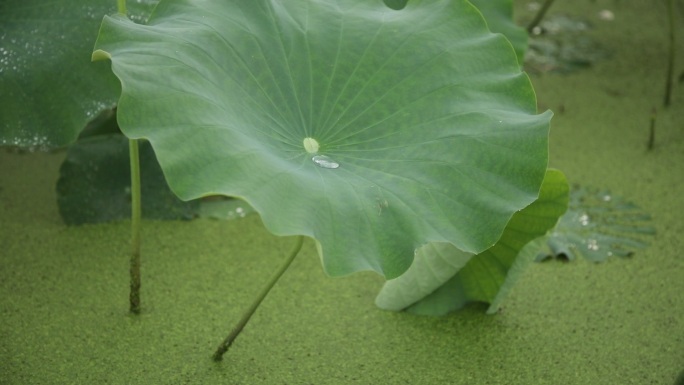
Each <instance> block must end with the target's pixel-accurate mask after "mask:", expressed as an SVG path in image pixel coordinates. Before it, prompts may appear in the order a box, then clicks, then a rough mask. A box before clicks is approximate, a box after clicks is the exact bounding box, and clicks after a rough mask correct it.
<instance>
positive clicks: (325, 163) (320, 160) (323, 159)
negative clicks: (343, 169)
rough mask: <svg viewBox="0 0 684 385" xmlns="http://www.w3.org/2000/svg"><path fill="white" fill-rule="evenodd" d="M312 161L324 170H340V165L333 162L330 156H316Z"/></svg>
mask: <svg viewBox="0 0 684 385" xmlns="http://www.w3.org/2000/svg"><path fill="white" fill-rule="evenodd" d="M311 160H312V161H313V162H314V163H316V165H317V166H320V167H323V168H331V169H332V168H338V167H340V164H339V163H337V162H335V161H334V160H332V159H331V158H330V157H329V156H325V155H315V156H314V157H312V158H311Z"/></svg>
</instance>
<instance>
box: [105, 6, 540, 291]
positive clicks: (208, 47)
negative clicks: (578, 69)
mask: <svg viewBox="0 0 684 385" xmlns="http://www.w3.org/2000/svg"><path fill="white" fill-rule="evenodd" d="M95 48H96V51H95V52H94V54H93V57H94V58H95V59H103V58H107V59H111V63H112V70H113V71H114V73H115V74H116V75H117V77H118V78H119V79H120V81H121V84H122V95H121V98H120V100H119V104H118V121H119V124H120V127H121V130H122V131H123V132H124V134H126V135H127V136H128V137H130V138H145V139H147V140H149V141H150V142H151V144H152V146H153V148H154V151H155V153H156V154H157V157H158V159H159V162H160V164H161V166H162V169H163V171H164V174H165V176H166V178H167V180H168V182H169V185H170V187H171V188H172V190H173V191H174V192H175V193H176V194H177V195H178V196H179V197H181V198H182V199H185V200H188V199H194V198H198V197H202V196H206V195H216V194H220V195H226V196H232V197H237V198H240V199H243V200H244V201H246V202H247V203H249V204H250V205H251V206H252V207H254V209H255V210H256V211H257V212H258V213H259V214H260V215H261V217H262V220H263V222H264V224H265V226H266V227H267V228H268V229H269V230H270V231H271V232H273V233H274V234H277V235H283V236H285V235H296V234H299V235H305V236H309V237H312V238H314V239H316V240H317V246H318V250H319V254H320V255H321V258H322V261H323V265H324V268H325V270H326V271H327V272H328V273H329V274H331V275H343V274H348V273H351V272H354V271H358V270H374V271H377V272H378V273H381V274H383V275H385V276H386V277H388V278H394V277H397V276H399V275H400V274H402V273H403V272H404V271H405V270H406V269H407V268H408V267H409V266H410V264H411V262H412V260H413V256H414V251H415V250H416V249H418V248H420V247H421V246H423V245H424V244H426V243H428V242H444V243H450V244H452V245H454V246H455V247H456V248H458V249H459V250H462V251H465V252H469V253H480V252H482V251H484V250H486V249H488V248H490V247H491V246H492V245H493V244H494V243H496V241H497V240H498V239H499V237H500V236H501V234H502V232H503V230H504V227H505V226H506V224H507V223H508V221H509V219H510V218H511V216H512V215H513V214H514V213H515V212H516V211H518V210H520V209H521V208H523V207H525V206H527V205H529V204H530V203H532V202H533V201H534V200H535V199H536V198H537V195H538V192H539V188H540V186H541V183H542V179H543V178H544V174H545V171H546V164H547V144H548V143H547V142H548V126H549V119H550V117H551V113H550V112H547V113H544V114H541V115H538V114H537V113H536V100H535V96H534V92H533V90H532V87H531V85H530V82H529V79H528V78H527V76H526V75H525V74H524V73H522V72H521V71H520V68H519V65H518V62H517V60H516V54H515V52H514V50H513V49H512V47H511V45H510V43H509V42H508V41H507V40H506V39H505V38H504V37H503V36H502V35H499V34H493V33H491V32H490V31H489V30H488V29H487V26H486V23H485V21H484V19H483V17H482V15H481V13H480V12H479V11H478V10H477V9H476V8H475V7H473V6H472V5H471V4H470V3H468V2H466V1H452V0H429V1H428V0H424V1H421V0H415V1H410V2H409V3H408V5H407V6H406V7H405V8H404V9H402V10H393V9H390V8H389V7H387V6H386V5H385V4H384V3H383V1H382V0H344V1H340V0H289V1H276V0H252V1H221V2H207V1H200V0H169V1H162V2H160V3H159V5H158V6H157V8H156V9H155V11H154V13H153V15H152V16H151V17H150V20H149V21H148V24H147V25H140V24H136V23H134V22H132V21H130V20H128V19H127V18H125V17H122V16H112V17H106V18H105V19H104V21H103V24H102V28H101V31H100V35H99V37H98V41H97V43H96V46H95Z"/></svg>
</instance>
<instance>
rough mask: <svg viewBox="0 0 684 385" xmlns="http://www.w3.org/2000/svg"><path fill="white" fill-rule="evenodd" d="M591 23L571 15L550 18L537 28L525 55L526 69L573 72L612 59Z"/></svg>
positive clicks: (540, 71) (531, 70) (551, 16)
mask: <svg viewBox="0 0 684 385" xmlns="http://www.w3.org/2000/svg"><path fill="white" fill-rule="evenodd" d="M592 28H593V27H592V25H591V23H589V22H588V21H586V20H583V19H581V18H577V17H572V16H568V15H549V16H547V17H546V18H545V19H544V20H542V22H541V23H540V24H539V25H538V26H537V27H535V29H534V30H533V31H532V34H531V35H530V39H529V47H528V49H527V51H526V53H525V69H526V70H527V71H528V72H532V73H543V72H571V71H575V70H578V69H581V68H585V67H589V66H591V65H592V64H594V63H595V62H596V61H598V60H601V59H603V58H605V57H607V56H608V51H607V50H606V49H605V48H604V47H603V46H601V44H599V43H598V42H596V41H594V40H593V39H592V38H591V37H590V36H589V34H587V32H588V31H590V30H591V29H592Z"/></svg>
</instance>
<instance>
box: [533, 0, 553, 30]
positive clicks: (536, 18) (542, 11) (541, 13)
mask: <svg viewBox="0 0 684 385" xmlns="http://www.w3.org/2000/svg"><path fill="white" fill-rule="evenodd" d="M553 1H554V0H546V2H545V3H544V5H542V7H541V9H539V12H537V14H536V15H535V16H534V19H533V20H532V21H531V22H530V24H529V25H528V26H527V33H529V34H532V33H533V32H534V28H535V27H536V26H537V25H538V24H539V23H540V22H541V21H542V19H543V18H544V15H546V11H548V10H549V8H551V4H553Z"/></svg>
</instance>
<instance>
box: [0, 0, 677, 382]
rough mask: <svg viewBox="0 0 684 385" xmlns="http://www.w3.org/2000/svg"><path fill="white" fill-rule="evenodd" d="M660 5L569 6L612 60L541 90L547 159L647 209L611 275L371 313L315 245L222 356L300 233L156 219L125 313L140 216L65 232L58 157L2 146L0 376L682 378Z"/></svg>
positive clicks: (367, 282)
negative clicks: (449, 311) (437, 307)
mask: <svg viewBox="0 0 684 385" xmlns="http://www.w3.org/2000/svg"><path fill="white" fill-rule="evenodd" d="M661 3H662V4H661ZM517 5H518V7H517V14H518V17H519V18H520V19H521V20H523V21H527V20H529V19H530V18H531V14H530V13H529V12H528V11H527V2H519V3H518V4H517ZM607 9H608V10H610V11H611V12H612V14H613V15H614V17H613V19H612V20H605V19H604V18H601V16H600V15H601V12H603V11H605V10H607ZM664 12H665V2H657V3H656V2H627V1H616V0H596V1H588V0H580V1H577V2H557V3H556V4H555V5H554V7H553V8H552V10H551V11H550V15H553V14H554V13H555V14H567V15H570V16H581V17H583V18H586V19H587V20H588V22H590V23H592V25H593V28H592V29H591V30H590V31H589V32H588V33H589V34H590V35H591V37H592V38H593V39H595V41H596V42H597V43H599V44H600V45H601V46H602V47H604V48H605V49H607V50H609V51H610V56H609V57H607V58H604V59H601V60H597V61H596V62H594V63H592V64H591V65H590V66H588V67H587V68H584V69H582V70H580V71H575V72H571V73H568V74H558V73H552V72H540V73H538V74H535V75H534V76H533V78H532V80H533V82H534V84H535V87H536V89H537V93H538V98H539V104H540V106H541V108H542V109H546V108H550V109H553V110H554V111H555V112H556V115H555V117H554V119H553V123H552V132H551V148H550V150H551V164H550V165H551V166H552V167H557V168H560V169H562V170H563V171H564V172H565V173H566V174H567V176H568V179H569V180H570V181H571V182H573V183H580V184H582V185H587V186H596V187H599V188H604V189H606V190H607V191H611V192H612V193H613V194H615V195H619V196H622V197H624V198H625V199H627V200H629V201H632V202H635V203H637V204H638V205H639V206H641V207H642V209H643V210H645V211H646V212H648V213H650V214H651V215H652V217H653V221H652V223H651V224H652V225H653V226H654V227H655V228H656V231H657V234H656V236H655V237H654V238H653V239H652V240H651V243H652V245H651V246H650V247H649V248H647V249H644V250H640V251H638V252H637V253H636V254H635V255H634V256H633V257H631V258H629V259H618V258H611V259H609V260H608V262H606V263H603V264H593V263H590V262H588V261H586V260H584V259H581V258H580V259H577V260H575V261H573V262H571V263H560V262H555V261H552V262H548V263H541V264H535V265H534V266H533V267H532V268H531V269H530V270H529V271H528V272H527V273H526V274H525V276H524V277H523V278H522V279H521V281H520V282H519V283H518V285H517V286H516V287H515V289H514V290H513V292H512V294H511V296H510V297H509V299H508V300H507V301H506V302H505V303H504V304H503V309H502V311H501V312H500V313H499V314H497V315H495V316H487V315H485V314H484V309H483V308H482V307H479V306H477V305H474V306H471V307H468V308H467V309H466V310H464V311H462V312H459V313H455V314H453V315H450V316H447V317H440V318H428V317H419V316H413V315H409V314H403V313H391V312H385V311H381V310H378V309H377V308H375V307H374V305H373V300H374V296H375V294H376V293H377V291H378V289H379V288H380V285H381V281H380V279H378V277H376V276H374V275H372V274H356V275H353V276H351V277H347V278H342V279H331V278H328V277H326V276H325V275H324V274H323V272H322V269H321V266H320V261H319V259H318V257H317V255H316V251H315V247H314V244H313V242H311V241H309V242H307V243H306V244H305V248H304V250H303V252H302V254H301V255H300V256H299V257H298V258H297V259H296V260H295V262H294V264H293V266H292V267H291V269H290V270H289V271H288V272H287V273H286V274H285V276H284V277H283V279H282V281H281V282H279V283H278V285H277V286H276V288H275V289H274V291H273V292H272V293H271V294H270V295H269V296H268V298H267V299H266V300H265V301H264V303H263V305H262V307H261V308H260V309H259V310H258V311H257V313H256V315H255V316H254V318H253V319H252V321H251V322H250V324H249V325H248V326H247V327H246V328H245V330H244V332H243V333H242V335H240V337H239V338H238V339H237V341H236V342H235V344H234V345H233V346H232V348H231V350H230V351H229V352H228V353H227V355H226V357H225V358H224V361H223V362H222V363H219V364H217V363H215V362H213V361H212V360H211V354H212V352H213V350H214V349H215V347H216V345H217V344H218V343H219V342H220V341H221V340H222V339H223V338H224V337H225V335H226V334H227V332H228V331H229V330H230V328H231V327H232V325H233V324H234V323H235V322H236V321H237V320H238V319H239V316H240V314H241V312H242V310H243V309H244V308H245V307H246V306H248V304H249V303H250V301H251V299H252V296H253V295H254V294H255V293H257V292H258V290H259V289H260V287H261V285H262V283H263V281H265V280H266V279H267V278H268V277H269V276H270V274H271V273H272V271H273V270H274V269H275V268H276V267H277V265H278V263H279V262H280V259H281V258H282V257H284V255H285V253H286V252H287V250H288V249H289V248H290V244H291V243H292V242H294V240H293V239H290V238H278V237H274V236H272V235H270V234H269V233H268V232H267V231H266V230H265V229H264V228H263V226H262V224H261V222H260V220H259V218H258V216H255V215H251V216H247V217H245V218H243V219H239V220H234V221H222V220H212V219H198V220H194V221H184V222H181V221H170V222H155V221H144V230H143V249H142V252H143V297H142V298H143V314H142V315H141V316H139V317H134V316H130V315H129V314H128V313H127V295H128V292H127V290H128V276H127V273H128V270H127V269H128V255H127V253H128V248H129V243H128V238H129V232H130V228H129V224H128V222H126V221H123V222H118V223H110V224H100V225H86V226H79V227H67V226H65V225H64V224H63V223H62V221H61V219H60V217H59V214H58V211H57V206H56V203H55V201H56V197H55V182H56V180H57V177H58V168H59V164H60V162H61V161H62V159H63V158H64V154H63V153H59V152H58V153H53V154H45V153H30V154H16V153H8V152H5V151H3V152H0V384H104V383H109V384H317V385H319V384H354V383H358V384H520V385H527V384H577V385H580V384H581V385H586V384H672V383H673V382H674V380H675V378H676V377H677V375H678V373H679V372H680V371H681V370H682V369H684V301H683V300H682V293H683V292H684V256H683V255H684V253H682V251H681V250H682V248H684V241H682V234H684V220H683V219H682V217H681V215H682V212H684V85H682V84H677V85H676V86H675V89H674V96H673V104H672V105H671V106H670V107H669V109H663V108H662V105H661V104H662V90H663V88H664V81H665V79H664V73H665V63H666V53H667V52H666V47H667V44H666V41H665V38H666V30H665V29H664V25H665V21H666V18H665V14H664ZM678 20H679V21H680V22H681V21H683V20H684V17H680V18H679V19H678ZM680 24H681V23H680ZM680 27H682V26H681V25H680ZM682 30H684V27H682V28H680V34H679V35H678V36H679V41H680V42H681V41H684V36H682V33H681V32H682ZM677 63H678V64H677V69H678V73H679V72H681V71H682V70H684V53H682V52H680V53H679V54H678V56H677ZM653 107H656V108H657V136H656V142H655V147H654V148H653V149H652V150H651V151H647V150H646V144H647V141H648V130H649V121H650V115H651V110H652V109H653ZM350 241H352V240H350Z"/></svg>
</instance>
